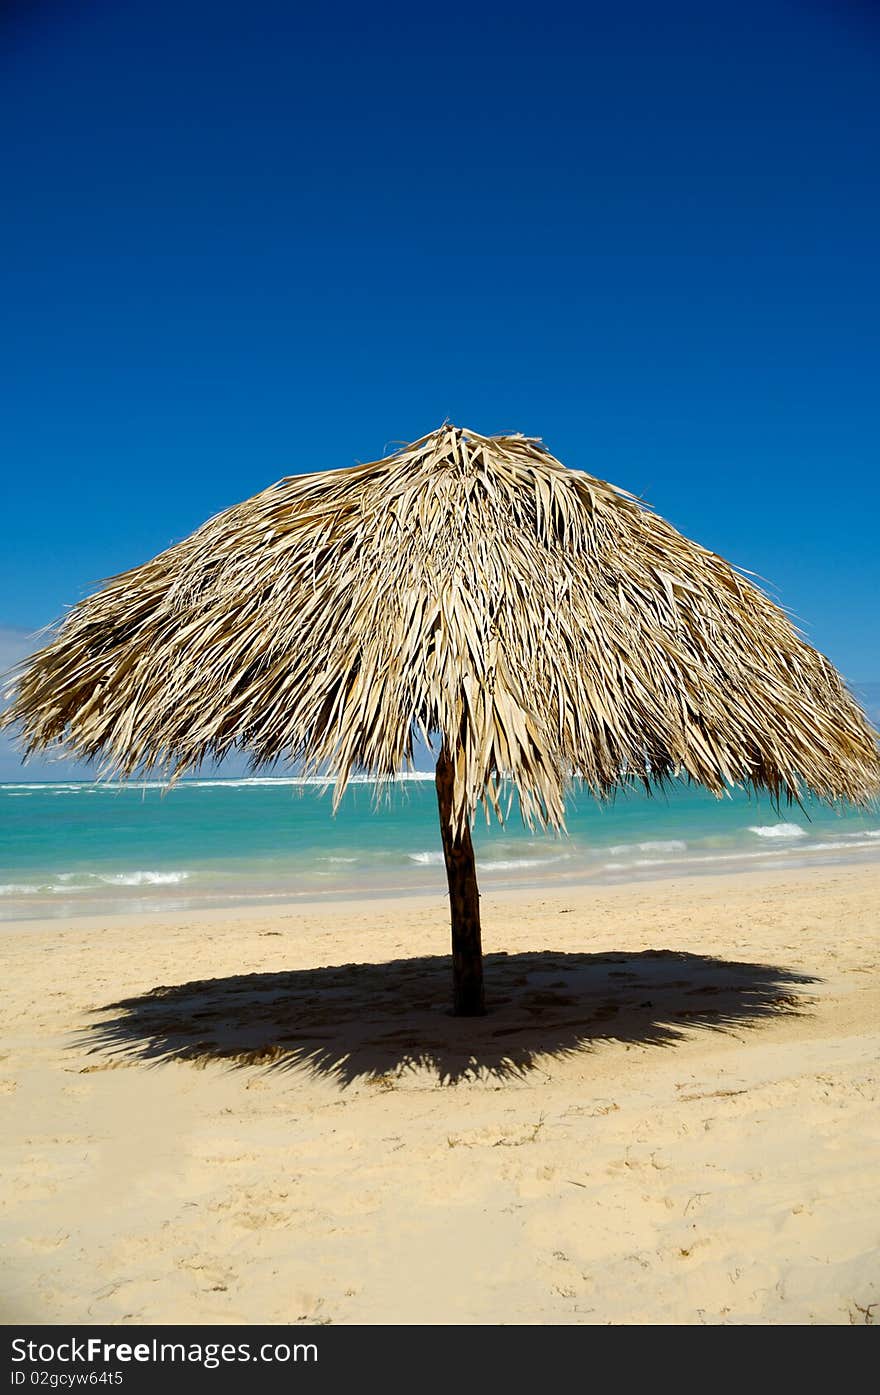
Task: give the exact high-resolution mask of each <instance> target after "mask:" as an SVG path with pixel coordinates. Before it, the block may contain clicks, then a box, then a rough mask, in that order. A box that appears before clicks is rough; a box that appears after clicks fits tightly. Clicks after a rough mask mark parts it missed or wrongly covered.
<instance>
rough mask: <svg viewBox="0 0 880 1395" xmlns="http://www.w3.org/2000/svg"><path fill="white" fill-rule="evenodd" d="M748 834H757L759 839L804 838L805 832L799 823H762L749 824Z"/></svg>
mask: <svg viewBox="0 0 880 1395" xmlns="http://www.w3.org/2000/svg"><path fill="white" fill-rule="evenodd" d="M749 832H750V833H757V835H758V837H759V838H806V836H807V830H806V829H805V828H801V826H800V824H799V823H764V824H757V825H755V824H750V825H749Z"/></svg>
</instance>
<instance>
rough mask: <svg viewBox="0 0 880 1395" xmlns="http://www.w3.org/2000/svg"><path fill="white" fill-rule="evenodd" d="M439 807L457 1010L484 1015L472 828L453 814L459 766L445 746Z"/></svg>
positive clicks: (439, 775)
mask: <svg viewBox="0 0 880 1395" xmlns="http://www.w3.org/2000/svg"><path fill="white" fill-rule="evenodd" d="M435 782H436V785H437V806H438V809H439V811H440V834H441V837H442V839H443V858H444V861H445V863H446V880H447V882H448V883H449V913H450V919H451V922H452V983H453V1011H454V1012H455V1015H456V1016H457V1017H482V1016H483V1014H484V1013H485V1011H486V1005H485V1000H484V997H483V946H482V942H481V939H480V892H479V889H478V887H477V868H476V863H475V862H474V845H473V843H472V842H471V832H470V828H469V827H468V826H467V824H465V826H464V828H463V829H462V830H461V831H460V832H459V831H456V830H455V828H454V824H453V817H452V795H453V787H454V783H455V766H454V763H453V760H452V757H451V756H450V754H449V751H448V750H447V748H446V747H445V746H444V747H443V749H442V751H441V752H440V757H439V759H438V761H437V769H436V772H435Z"/></svg>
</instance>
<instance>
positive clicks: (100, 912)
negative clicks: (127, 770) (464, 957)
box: [0, 844, 880, 935]
mask: <svg viewBox="0 0 880 1395" xmlns="http://www.w3.org/2000/svg"><path fill="white" fill-rule="evenodd" d="M755 862H760V863H761V866H760V867H754V866H753V865H751V864H753V863H755ZM729 863H734V864H735V865H734V866H729V865H725V864H729ZM662 865H664V866H666V867H668V869H669V870H668V871H661V870H659V867H656V866H655V867H651V868H650V869H648V868H647V867H646V868H645V870H644V871H643V872H642V873H640V874H637V875H634V874H633V869H628V870H627V872H626V873H625V874H621V875H620V876H613V875H612V876H609V875H608V874H607V873H604V874H602V873H599V872H597V873H596V874H595V875H594V876H593V877H590V876H587V875H585V874H584V873H583V872H582V871H581V870H580V869H578V870H575V871H573V872H571V873H569V874H567V875H566V873H564V872H559V873H556V874H555V875H553V876H552V877H548V876H546V875H545V876H544V877H535V878H522V879H517V880H512V879H511V880H507V881H494V880H492V879H487V878H485V877H484V876H480V873H479V872H478V877H480V893H481V896H483V897H503V896H506V895H514V896H516V895H520V894H535V893H538V892H542V891H547V892H553V891H559V892H564V891H566V890H570V891H572V892H577V891H585V890H595V891H597V892H598V891H605V890H609V889H611V888H614V887H623V888H626V887H645V886H653V885H655V884H657V883H661V884H663V883H667V882H680V881H695V882H701V881H706V880H709V881H712V882H716V881H719V880H724V879H727V878H731V879H733V880H739V879H740V878H743V877H751V876H760V875H762V874H764V873H766V874H768V875H770V876H776V875H784V874H786V873H788V874H793V873H798V872H811V871H813V870H815V871H817V872H821V871H823V870H824V871H832V870H834V869H836V868H846V867H853V868H860V867H865V868H870V867H872V866H873V867H876V868H880V844H878V845H877V847H876V850H875V849H874V846H873V845H872V846H871V847H870V848H866V849H853V850H851V851H848V850H847V849H846V848H845V847H842V848H840V849H834V850H833V852H832V851H831V850H822V851H821V853H820V854H812V855H811V854H810V853H808V852H804V853H802V854H800V855H799V854H798V853H797V852H796V851H794V850H792V849H781V850H778V851H777V850H770V851H766V852H763V851H762V852H753V853H749V854H745V855H743V856H739V855H736V854H723V855H720V856H719V857H717V858H706V859H693V860H691V861H690V862H687V861H685V860H682V861H681V862H675V861H670V862H665V863H664V864H662ZM436 896H442V897H443V898H444V899H445V897H446V886H445V883H444V882H440V883H439V884H438V885H436V886H427V885H424V884H423V885H421V886H415V887H403V886H401V887H383V886H378V885H371V884H370V883H369V882H367V883H365V884H364V885H362V886H360V887H358V888H349V887H340V886H329V887H327V889H326V890H325V891H316V890H315V889H314V888H313V887H310V888H309V889H308V890H307V891H304V892H302V893H301V894H300V895H298V896H297V895H293V896H292V895H291V893H290V891H289V890H287V889H285V890H283V891H265V892H261V891H248V892H242V893H241V894H234V893H231V892H229V893H226V894H225V895H224V894H219V895H218V896H213V897H211V896H208V895H207V894H205V895H198V894H194V895H192V896H189V897H186V896H181V895H180V894H179V893H178V894H177V895H175V893H174V892H168V893H165V894H163V893H160V892H156V891H152V892H151V893H150V898H149V904H146V902H147V900H148V898H147V897H146V896H143V897H135V896H132V897H131V898H129V899H127V900H123V899H119V900H116V901H113V900H111V899H110V898H109V897H108V898H107V899H106V900H105V901H100V900H89V899H87V898H86V897H83V899H82V900H76V901H72V902H67V903H61V902H60V900H59V899H58V898H53V897H41V898H37V897H34V898H33V900H29V901H28V904H29V905H33V906H34V909H35V912H36V913H35V914H30V915H22V914H13V915H4V914H3V910H4V907H3V902H2V901H0V935H2V934H3V933H4V931H5V929H6V928H7V927H10V926H13V927H14V926H17V925H29V924H38V925H42V924H46V925H50V924H56V925H57V924H63V923H64V922H66V921H67V920H72V921H81V920H84V919H95V918H102V917H104V916H110V917H112V918H114V919H115V918H116V917H118V916H124V917H125V916H146V917H148V918H153V917H161V916H165V915H183V914H186V915H192V914H202V913H208V912H214V911H217V912H219V911H229V912H230V913H231V914H236V913H241V912H244V911H253V912H259V911H270V910H273V909H274V910H279V911H284V910H285V909H293V908H296V909H299V910H306V909H313V908H316V907H320V906H324V905H340V906H345V905H349V904H351V903H353V902H355V903H357V902H361V901H364V902H370V903H373V902H382V901H390V902H392V903H397V902H400V901H407V900H410V899H412V900H416V901H424V900H425V899H431V898H433V897H436ZM12 899H13V898H10V900H12ZM52 905H55V906H58V910H57V912H56V913H55V914H51V915H47V914H39V910H42V909H44V908H45V907H48V906H52ZM16 909H17V908H16Z"/></svg>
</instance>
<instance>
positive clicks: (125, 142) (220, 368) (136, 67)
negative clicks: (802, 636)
mask: <svg viewBox="0 0 880 1395" xmlns="http://www.w3.org/2000/svg"><path fill="white" fill-rule="evenodd" d="M878 65H880V12H878V9H877V7H876V6H873V5H871V4H867V3H865V4H858V3H851V4H848V3H845V0H837V2H836V3H832V0H828V3H821V0H802V2H800V3H799V2H798V0H790V3H782V0H779V2H778V3H777V0H762V2H761V3H753V2H752V0H740V3H737V4H729V5H728V4H724V3H721V4H712V5H706V4H705V3H694V4H687V3H678V2H677V0H669V3H666V4H663V5H658V4H656V3H654V2H653V0H651V2H650V3H647V2H646V3H643V4H637V3H626V0H623V2H622V3H616V4H614V5H610V4H601V5H600V4H590V3H587V4H584V5H581V6H575V5H558V4H554V3H542V4H540V5H539V4H535V3H529V4H528V5H520V4H517V3H513V4H504V5H493V4H481V5H476V6H474V5H471V4H468V5H458V4H455V3H452V4H444V5H443V6H420V5H414V4H412V3H407V4H406V5H402V6H398V5H392V4H381V3H380V4H377V5H375V6H364V5H358V6H339V5H337V6H306V5H299V4H296V3H291V2H290V0H287V2H286V3H280V2H279V3H273V0H251V3H249V4H243V3H235V4H230V3H224V0H211V3H193V2H192V0H175V3H169V2H168V0H153V3H151V4H146V3H142V4H124V5H120V4H118V3H110V0H77V3H73V0H71V3H69V4H63V3H54V4H53V3H48V0H47V2H46V3H41V0H33V3H30V4H27V5H25V4H19V5H7V6H4V7H3V10H2V12H0V144H2V167H3V190H4V192H3V200H4V211H3V216H2V220H0V245H2V257H0V279H2V285H0V306H2V312H0V313H2V317H3V322H4V330H3V334H2V336H0V360H2V361H0V382H2V391H0V397H2V403H0V449H2V458H3V479H4V493H5V496H6V500H7V507H6V509H5V511H4V515H3V521H2V523H0V528H2V547H0V569H2V575H0V624H2V625H3V626H5V627H6V635H7V638H8V639H9V644H10V645H11V646H12V648H14V647H15V645H16V644H18V643H19V641H20V638H21V635H20V632H21V631H30V630H32V629H34V628H36V627H38V626H41V625H44V624H45V623H47V622H49V621H50V620H52V619H53V618H54V617H55V616H57V615H59V614H60V613H62V612H63V610H64V609H65V607H66V606H68V605H70V604H71V603H72V602H74V601H75V600H76V599H77V598H78V597H80V596H81V595H83V594H85V593H86V592H87V591H88V590H90V589H93V588H94V586H95V584H96V582H98V581H99V580H100V579H101V578H102V577H104V576H107V575H109V574H112V573H113V572H115V571H119V570H121V569H123V568H125V567H128V566H131V565H134V564H136V563H139V562H141V561H143V560H145V559H146V558H148V557H150V556H152V555H153V554H154V553H156V552H158V551H159V550H161V549H162V548H164V547H166V546H167V545H168V544H169V543H170V542H172V541H174V540H176V539H178V538H181V537H183V536H184V535H186V534H187V533H188V532H190V531H191V530H192V529H193V528H194V527H196V526H197V525H198V524H199V523H201V522H202V521H203V520H204V519H205V518H206V517H207V516H208V515H210V514H212V513H214V512H216V511H217V510H219V509H222V508H224V507H225V506H227V505H229V504H232V503H234V502H236V501H237V500H239V499H241V498H243V497H245V496H247V495H249V494H252V493H254V492H255V491H256V490H258V489H260V488H262V487H264V486H265V485H267V484H268V483H270V482H271V481H272V480H274V479H277V478H278V477H280V476H281V475H284V474H289V473H296V472H300V471H306V470H312V469H320V468H323V467H328V466H339V465H347V464H350V463H352V462H353V461H354V460H356V459H371V458H375V457H376V456H378V455H380V454H382V453H384V452H385V451H386V449H387V448H388V447H389V446H390V445H391V444H392V443H394V442H396V441H400V440H407V439H412V438H414V437H416V436H419V435H422V434H424V433H425V432H426V431H429V430H431V429H432V428H434V427H435V426H437V425H438V424H439V423H440V422H442V421H443V420H444V419H445V418H450V419H452V420H453V421H455V422H457V423H458V424H460V425H466V426H471V427H473V428H474V429H476V430H478V431H482V432H495V431H499V430H504V429H512V430H521V431H525V432H527V433H530V434H535V435H540V436H543V438H544V439H545V441H546V442H547V444H548V445H549V447H550V448H551V449H552V450H553V451H554V453H555V454H557V455H558V456H559V457H560V458H561V459H562V460H564V461H565V462H566V463H568V464H570V465H574V466H579V467H582V468H584V469H587V470H589V471H591V472H593V473H595V474H598V475H600V476H603V477H605V478H608V479H610V480H612V481H614V482H615V483H617V484H621V485H623V486H625V487H627V488H629V489H632V490H634V491H636V492H637V493H639V494H641V495H643V496H644V497H645V498H646V499H647V500H648V501H649V502H650V503H651V504H652V505H653V506H654V507H655V508H656V509H657V510H658V511H659V512H660V513H662V514H664V515H665V516H666V517H668V518H669V519H670V520H671V521H672V522H673V523H674V524H675V525H676V526H677V527H678V528H680V529H681V530H682V531H683V532H685V533H687V534H688V535H690V536H692V537H695V538H697V539H698V540H699V541H700V542H702V543H704V544H705V545H706V546H708V547H711V548H713V549H715V550H717V551H719V552H721V553H722V554H723V555H725V556H727V557H728V558H730V560H732V561H734V562H736V563H738V564H739V565H741V566H744V567H747V568H750V569H752V570H753V571H755V572H757V573H759V574H760V575H761V576H762V577H763V578H765V579H766V580H767V582H768V583H769V585H770V587H771V591H772V594H773V595H774V596H776V597H777V598H778V599H781V600H782V601H783V602H784V603H785V604H786V605H787V606H788V607H790V609H791V610H792V611H793V612H795V614H796V616H797V617H798V618H799V620H800V622H801V623H802V625H803V626H804V627H805V628H806V630H807V632H808V634H809V637H810V638H811V640H812V641H813V642H814V643H815V644H816V645H817V646H818V647H819V648H820V649H822V650H823V651H824V652H826V653H827V654H828V655H829V656H830V657H831V658H832V660H833V661H834V662H835V663H836V664H837V665H838V667H840V668H841V670H842V671H843V672H844V674H845V675H846V676H847V677H848V678H849V679H850V680H854V681H856V682H859V681H864V680H871V679H876V678H878V677H880V627H878V625H877V619H876V605H877V590H878V558H877V521H878V492H880V487H878V458H877V455H878V452H877V443H878V417H880V395H878V383H880V371H878V370H880V351H878V308H880V294H878V293H880V264H878V246H880V192H878V177H877V170H878V152H880V84H878V80H877V73H878ZM10 637H11V638H10Z"/></svg>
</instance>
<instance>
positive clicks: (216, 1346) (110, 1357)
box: [12, 1337, 318, 1385]
mask: <svg viewBox="0 0 880 1395" xmlns="http://www.w3.org/2000/svg"><path fill="white" fill-rule="evenodd" d="M317 1359H318V1348H317V1346H316V1345H315V1343H314V1342H295V1343H294V1344H293V1345H290V1344H289V1343H287V1342H262V1343H261V1344H260V1345H259V1346H258V1347H252V1346H251V1344H250V1342H161V1341H159V1340H158V1339H157V1338H155V1337H154V1338H153V1339H152V1340H151V1341H149V1342H134V1343H132V1342H105V1341H104V1340H103V1338H101V1337H83V1338H76V1337H72V1338H70V1339H69V1340H65V1341H61V1342H32V1341H29V1340H27V1339H26V1338H24V1337H14V1338H13V1339H12V1360H13V1363H18V1364H21V1363H26V1364H28V1365H31V1366H50V1365H55V1364H56V1363H58V1362H60V1363H61V1364H63V1365H71V1366H78V1365H86V1366H97V1365H100V1366H104V1367H108V1366H117V1365H122V1366H127V1365H130V1364H132V1363H133V1362H137V1363H141V1364H144V1365H149V1364H161V1363H162V1362H170V1363H172V1364H174V1363H177V1364H180V1365H183V1366H186V1365H190V1366H203V1367H204V1368H205V1369H206V1370H208V1371H213V1370H215V1369H216V1368H217V1367H218V1366H223V1365H234V1364H235V1363H236V1362H242V1363H244V1362H249V1361H254V1362H256V1361H265V1362H270V1361H271V1362H277V1363H278V1364H281V1365H283V1364H285V1363H286V1362H289V1361H311V1362H315V1361H317ZM83 1374H85V1373H83ZM91 1374H94V1373H91ZM85 1379H86V1380H88V1376H85ZM26 1380H27V1373H26V1372H25V1371H23V1370H15V1371H13V1373H12V1384H13V1385H23V1384H24V1383H25V1381H26ZM81 1383H82V1382H81V1381H75V1382H74V1381H73V1380H72V1381H71V1384H81Z"/></svg>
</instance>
